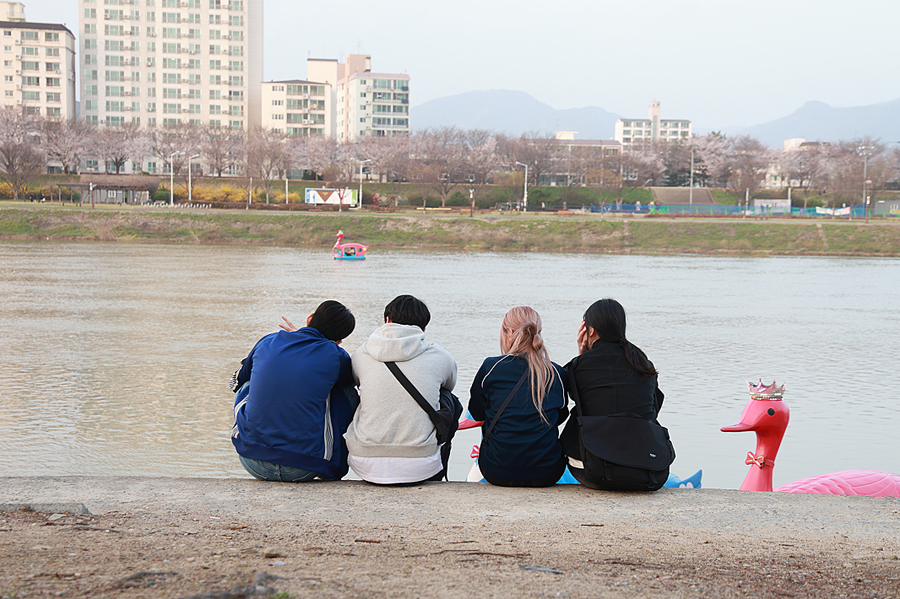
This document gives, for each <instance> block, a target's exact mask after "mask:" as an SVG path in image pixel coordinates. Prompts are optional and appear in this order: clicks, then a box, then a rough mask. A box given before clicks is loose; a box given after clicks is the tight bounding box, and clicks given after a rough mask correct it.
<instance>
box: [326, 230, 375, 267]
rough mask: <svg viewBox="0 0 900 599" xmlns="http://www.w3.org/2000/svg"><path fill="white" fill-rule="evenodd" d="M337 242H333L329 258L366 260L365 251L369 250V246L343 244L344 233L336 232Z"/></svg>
mask: <svg viewBox="0 0 900 599" xmlns="http://www.w3.org/2000/svg"><path fill="white" fill-rule="evenodd" d="M335 237H337V241H335V242H334V247H333V248H331V257H332V258H334V259H335V260H365V259H366V250H367V249H369V246H367V245H362V244H361V243H343V241H344V232H343V231H340V230H339V231H338V232H337V235H335Z"/></svg>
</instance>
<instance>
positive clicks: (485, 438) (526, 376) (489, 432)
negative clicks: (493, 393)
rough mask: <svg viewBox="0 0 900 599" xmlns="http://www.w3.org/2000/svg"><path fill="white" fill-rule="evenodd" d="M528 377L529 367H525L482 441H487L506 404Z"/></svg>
mask: <svg viewBox="0 0 900 599" xmlns="http://www.w3.org/2000/svg"><path fill="white" fill-rule="evenodd" d="M526 378H528V368H527V367H526V368H525V372H523V373H522V376H521V377H520V378H519V382H518V383H516V386H515V387H513V390H512V391H511V392H510V394H509V395H508V396H507V397H506V400H505V401H504V402H503V403H502V404H501V405H500V409H499V410H497V413H496V414H494V419H493V420H491V425H490V426H489V427H488V429H487V432H486V433H485V434H484V440H483V441H482V443H484V442H485V441H487V439H488V437H490V436H491V431H492V430H494V425H495V424H497V421H498V420H500V414H502V413H503V410H505V409H506V406H508V405H509V402H510V401H512V398H513V396H514V395H515V394H516V392H518V390H519V388H521V387H522V384H523V383H524V382H525V379H526Z"/></svg>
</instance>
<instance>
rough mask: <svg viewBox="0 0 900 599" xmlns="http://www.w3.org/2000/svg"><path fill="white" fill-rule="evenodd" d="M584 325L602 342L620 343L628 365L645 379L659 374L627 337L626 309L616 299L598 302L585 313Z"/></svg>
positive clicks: (645, 355)
mask: <svg viewBox="0 0 900 599" xmlns="http://www.w3.org/2000/svg"><path fill="white" fill-rule="evenodd" d="M584 324H585V325H586V326H589V327H591V328H592V329H594V331H595V332H596V333H597V335H599V336H600V341H607V342H610V343H618V344H619V345H621V346H622V349H623V350H624V352H625V359H626V360H628V364H630V365H631V367H632V368H633V369H634V371H635V372H637V373H638V374H639V375H641V376H643V377H649V376H655V375H657V374H659V373H658V372H657V371H656V368H654V367H653V364H652V363H651V362H650V360H649V359H648V358H647V354H645V353H644V352H643V351H641V348H639V347H638V346H637V345H635V344H634V343H632V342H631V341H629V340H628V339H627V338H626V337H625V308H623V307H622V304H620V303H619V302H617V301H616V300H614V299H602V300H597V301H596V302H594V303H593V304H591V307H590V308H588V309H587V311H586V312H585V313H584Z"/></svg>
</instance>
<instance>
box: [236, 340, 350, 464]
mask: <svg viewBox="0 0 900 599" xmlns="http://www.w3.org/2000/svg"><path fill="white" fill-rule="evenodd" d="M247 382H250V383H251V385H246V384H245V383H247ZM237 385H238V386H239V387H240V390H239V391H238V393H237V396H236V397H235V405H234V418H235V423H234V428H233V429H232V432H231V440H232V442H233V443H234V447H235V449H237V452H238V453H239V454H240V455H242V456H244V457H246V458H250V459H254V460H262V461H266V462H272V463H274V464H280V465H282V466H291V467H294V468H302V469H304V470H310V471H312V472H316V473H318V474H320V475H322V476H325V477H328V478H332V479H340V478H341V477H343V476H344V475H345V474H347V447H346V445H345V444H344V436H343V435H344V432H345V431H346V430H347V426H348V425H349V424H350V421H351V420H352V418H353V411H354V410H355V409H356V405H357V403H358V396H357V395H356V392H355V390H354V389H353V374H352V370H351V366H350V356H349V355H348V354H347V352H346V351H344V350H343V349H341V347H340V346H339V345H337V344H336V343H334V342H333V341H330V340H328V339H326V338H325V337H324V336H323V335H322V333H320V332H319V331H318V330H316V329H314V328H310V327H304V328H302V329H300V330H298V331H295V332H293V333H288V332H286V331H279V332H277V333H272V334H271V335H266V336H265V337H263V338H262V339H260V340H259V341H258V342H257V344H256V345H255V346H254V347H253V349H252V350H251V351H250V355H249V356H247V358H246V359H245V360H244V362H243V365H242V366H241V369H240V370H239V371H238V373H237Z"/></svg>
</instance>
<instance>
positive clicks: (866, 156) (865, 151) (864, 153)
mask: <svg viewBox="0 0 900 599" xmlns="http://www.w3.org/2000/svg"><path fill="white" fill-rule="evenodd" d="M871 149H872V146H859V147H858V148H856V150H857V151H858V152H859V153H860V154H862V156H863V204H864V207H865V210H866V222H867V223H868V222H869V152H870V150H871ZM850 220H853V207H852V206H851V207H850Z"/></svg>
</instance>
